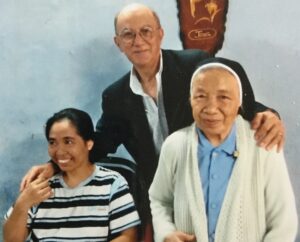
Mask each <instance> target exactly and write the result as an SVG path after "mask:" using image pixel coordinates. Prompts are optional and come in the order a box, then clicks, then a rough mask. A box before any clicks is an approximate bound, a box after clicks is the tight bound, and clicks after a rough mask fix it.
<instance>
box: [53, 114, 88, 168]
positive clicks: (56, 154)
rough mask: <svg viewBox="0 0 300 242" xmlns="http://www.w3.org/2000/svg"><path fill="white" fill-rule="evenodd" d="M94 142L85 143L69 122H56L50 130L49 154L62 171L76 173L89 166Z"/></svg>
mask: <svg viewBox="0 0 300 242" xmlns="http://www.w3.org/2000/svg"><path fill="white" fill-rule="evenodd" d="M92 147H93V141H92V140H89V141H85V140H83V139H82V137H81V136H80V135H78V133H77V129H76V127H75V126H74V125H73V124H72V123H71V122H70V121H69V120H68V119H62V120H60V121H58V122H55V123H54V124H53V125H52V127H51V128H50V132H49V140H48V153H49V155H50V157H51V159H52V160H53V161H54V162H55V163H56V164H57V165H58V166H59V168H60V169H61V170H62V171H65V172H68V171H74V170H75V169H79V168H81V167H82V166H85V165H88V164H89V151H90V150H91V148H92Z"/></svg>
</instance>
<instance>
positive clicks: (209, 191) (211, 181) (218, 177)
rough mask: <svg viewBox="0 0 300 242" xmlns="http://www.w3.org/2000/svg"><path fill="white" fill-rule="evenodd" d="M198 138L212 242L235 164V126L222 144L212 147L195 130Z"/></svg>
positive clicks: (212, 241) (210, 239)
mask: <svg viewBox="0 0 300 242" xmlns="http://www.w3.org/2000/svg"><path fill="white" fill-rule="evenodd" d="M197 133H198V137H199V145H198V154H197V155H198V167H199V172H200V177H201V184H202V190H203V196H204V202H205V205H206V216H207V221H208V224H207V225H208V235H209V241H210V242H214V236H215V230H216V226H217V221H218V217H219V214H220V210H221V207H222V203H223V200H224V195H225V192H226V189H227V185H228V182H229V179H230V176H231V172H232V169H233V166H234V163H235V159H236V158H235V157H234V155H233V154H234V152H235V150H236V126H235V125H233V127H232V129H231V131H230V134H229V135H228V137H227V138H226V139H225V140H224V142H223V143H222V144H220V145H219V146H217V147H214V146H213V145H212V144H211V143H210V142H209V141H208V140H207V138H206V137H205V136H204V134H203V133H202V132H201V131H200V130H199V129H198V128H197Z"/></svg>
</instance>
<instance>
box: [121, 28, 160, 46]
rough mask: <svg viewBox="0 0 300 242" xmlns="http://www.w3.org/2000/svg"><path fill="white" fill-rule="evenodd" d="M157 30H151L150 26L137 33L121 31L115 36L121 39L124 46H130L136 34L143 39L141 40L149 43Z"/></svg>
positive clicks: (129, 30) (127, 30)
mask: <svg viewBox="0 0 300 242" xmlns="http://www.w3.org/2000/svg"><path fill="white" fill-rule="evenodd" d="M157 29H159V28H157ZM157 29H153V28H152V27H150V26H144V27H142V28H141V29H140V30H139V32H138V33H137V32H135V31H133V30H131V29H123V30H122V31H121V33H119V34H117V35H118V36H119V37H120V38H121V40H122V41H123V43H124V44H127V45H132V44H133V42H134V40H135V38H136V35H137V34H139V35H140V37H142V38H143V40H145V41H149V40H151V39H152V37H153V32H154V31H155V30H157Z"/></svg>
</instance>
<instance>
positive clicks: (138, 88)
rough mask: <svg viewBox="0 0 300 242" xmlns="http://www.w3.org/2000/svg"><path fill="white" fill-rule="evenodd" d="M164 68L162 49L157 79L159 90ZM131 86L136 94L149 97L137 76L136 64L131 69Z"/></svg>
mask: <svg viewBox="0 0 300 242" xmlns="http://www.w3.org/2000/svg"><path fill="white" fill-rule="evenodd" d="M162 70H163V59H162V51H160V60H159V70H158V72H157V73H156V75H155V77H156V81H157V90H159V89H160V86H161V73H162ZM129 86H130V89H131V91H132V92H133V93H134V94H136V95H141V96H144V97H147V96H148V95H147V94H146V93H145V92H144V90H143V87H142V85H141V83H140V81H139V79H138V77H137V74H136V70H135V69H134V66H132V67H131V71H130V79H129Z"/></svg>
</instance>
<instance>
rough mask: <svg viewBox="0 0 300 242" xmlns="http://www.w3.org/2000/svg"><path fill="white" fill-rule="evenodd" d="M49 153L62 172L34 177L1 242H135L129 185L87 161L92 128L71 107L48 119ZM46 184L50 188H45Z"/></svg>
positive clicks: (135, 216) (12, 211)
mask: <svg viewBox="0 0 300 242" xmlns="http://www.w3.org/2000/svg"><path fill="white" fill-rule="evenodd" d="M45 134H46V138H47V140H48V152H49V155H50V157H51V159H52V161H54V162H55V163H56V164H57V165H58V166H59V168H60V170H61V172H60V173H58V174H56V175H55V176H54V177H52V178H51V179H50V180H49V181H48V180H46V179H42V178H37V179H36V180H34V181H32V182H31V183H30V184H29V186H27V187H26V189H25V190H24V191H22V193H21V194H20V195H19V197H18V198H17V200H16V203H15V204H14V206H13V208H11V209H10V211H9V212H8V214H7V215H6V222H5V224H4V241H6V242H8V241H12V242H18V241H25V240H26V238H27V236H28V235H29V236H30V239H31V241H64V242H65V241H97V242H99V241H114V242H121V241H122V242H126V241H127V242H133V241H137V236H136V233H137V231H136V226H137V225H138V224H139V223H140V221H139V217H138V214H137V212H136V210H135V206H134V203H133V199H132V197H131V195H130V193H129V189H128V185H127V183H126V181H125V179H124V178H123V177H121V176H120V175H119V174H118V173H116V172H113V171H110V170H107V169H104V168H102V167H99V166H96V165H95V164H94V163H92V162H91V161H90V159H89V153H90V151H91V149H92V148H93V144H94V142H93V136H94V129H93V123H92V120H91V118H90V116H89V115H88V114H87V113H86V112H83V111H81V110H77V109H74V108H68V109H64V110H62V111H60V112H58V113H55V114H54V115H53V116H52V117H51V118H49V119H48V121H47V123H46V128H45ZM49 184H50V185H51V187H50V186H49Z"/></svg>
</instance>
